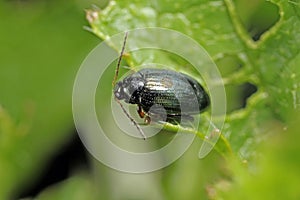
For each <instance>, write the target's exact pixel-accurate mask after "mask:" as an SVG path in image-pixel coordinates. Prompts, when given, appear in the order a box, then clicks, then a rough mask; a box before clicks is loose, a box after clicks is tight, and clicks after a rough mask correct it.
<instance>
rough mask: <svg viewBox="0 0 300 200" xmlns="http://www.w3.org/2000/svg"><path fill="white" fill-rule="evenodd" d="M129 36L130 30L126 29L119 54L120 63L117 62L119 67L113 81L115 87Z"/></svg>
mask: <svg viewBox="0 0 300 200" xmlns="http://www.w3.org/2000/svg"><path fill="white" fill-rule="evenodd" d="M127 37H128V32H127V31H126V32H125V36H124V42H123V46H122V50H121V52H120V56H119V59H118V64H117V68H116V72H115V77H114V80H113V82H112V86H113V87H115V85H116V81H117V78H118V75H119V69H120V64H121V61H122V57H123V54H124V50H125V45H126V41H127Z"/></svg>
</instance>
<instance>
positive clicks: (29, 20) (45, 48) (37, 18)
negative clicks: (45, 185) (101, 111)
mask: <svg viewBox="0 0 300 200" xmlns="http://www.w3.org/2000/svg"><path fill="white" fill-rule="evenodd" d="M84 24H86V22H85V19H84V12H83V8H82V7H79V6H78V4H76V3H74V2H72V1H64V2H59V3H57V1H54V2H52V1H48V2H47V1H0V27H1V28H0V57H1V59H0V177H1V178H0V199H3V200H7V199H14V198H16V197H15V196H18V195H19V192H20V191H24V190H25V189H26V188H30V186H31V185H32V184H33V183H34V181H35V180H37V179H38V177H39V175H40V174H41V173H42V172H43V169H44V167H46V166H47V161H48V160H49V158H51V155H53V154H54V153H55V152H57V151H59V150H60V149H61V147H62V145H63V144H65V143H66V142H68V140H69V139H70V136H72V135H71V134H72V133H73V129H74V128H73V121H72V114H71V94H72V85H73V80H74V77H75V74H76V71H77V69H78V68H79V66H80V63H81V61H82V60H83V59H84V57H85V56H86V54H87V53H88V52H89V51H90V50H91V49H92V48H93V47H94V45H96V44H97V42H98V41H99V40H97V39H96V38H94V37H92V36H91V35H90V34H88V32H86V31H84V30H83V28H82V27H83V25H84Z"/></svg>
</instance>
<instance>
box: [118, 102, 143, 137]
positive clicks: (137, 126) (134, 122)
mask: <svg viewBox="0 0 300 200" xmlns="http://www.w3.org/2000/svg"><path fill="white" fill-rule="evenodd" d="M115 100H116V101H117V103H118V104H119V105H120V106H121V108H122V110H123V112H124V113H125V114H126V116H127V117H128V118H129V119H130V121H131V122H132V123H133V125H134V126H135V127H136V128H137V130H138V131H139V132H140V134H141V135H142V137H143V139H144V140H146V135H145V133H144V132H143V130H142V129H141V127H140V126H139V125H138V123H136V121H135V120H134V119H133V118H132V117H131V116H130V115H129V113H128V112H127V111H126V109H125V108H124V106H123V105H122V104H121V102H120V101H119V100H118V99H117V98H115Z"/></svg>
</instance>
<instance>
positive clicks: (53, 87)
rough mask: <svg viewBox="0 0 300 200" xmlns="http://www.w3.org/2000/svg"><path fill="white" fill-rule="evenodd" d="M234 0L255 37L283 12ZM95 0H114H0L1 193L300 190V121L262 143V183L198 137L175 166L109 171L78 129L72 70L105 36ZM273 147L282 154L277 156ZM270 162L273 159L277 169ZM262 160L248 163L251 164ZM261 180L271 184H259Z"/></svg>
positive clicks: (231, 65) (153, 194) (240, 98)
mask: <svg viewBox="0 0 300 200" xmlns="http://www.w3.org/2000/svg"><path fill="white" fill-rule="evenodd" d="M294 2H295V5H299V2H298V1H294ZM234 3H235V6H236V10H237V15H238V16H239V19H240V20H241V22H242V23H243V25H244V28H245V30H246V31H247V33H248V34H249V36H250V37H251V38H253V40H254V41H256V40H259V39H260V36H261V34H263V33H264V32H265V31H267V30H268V29H269V28H270V27H272V26H273V25H274V24H275V23H276V22H277V21H278V20H279V14H278V12H279V9H278V7H277V6H275V5H274V4H271V3H270V2H267V1H263V0H255V1H246V0H236V1H235V2H234ZM92 4H95V5H97V6H98V7H99V8H105V6H106V5H107V4H108V2H107V1H101V0H100V1H91V0H89V1H85V0H76V1H71V0H63V1H58V0H53V1H46V0H40V1H37V0H5V1H4V0H2V1H0V199H3V200H10V199H20V198H28V199H31V198H37V199H218V198H220V199H222V198H221V197H225V199H227V198H228V199H238V198H237V197H235V194H234V193H233V192H232V191H234V192H236V190H238V191H240V192H241V193H243V192H244V193H247V192H249V193H251V194H254V195H252V197H253V198H254V197H255V198H256V197H257V198H258V199H259V197H261V199H284V198H285V197H286V196H284V195H285V194H291V196H289V198H285V199H297V198H298V199H299V198H300V196H297V195H298V194H297V193H294V189H295V187H296V186H297V184H298V185H299V182H297V180H295V176H297V175H298V177H299V174H295V176H294V175H293V174H288V172H289V169H291V170H292V171H291V172H295V171H297V169H298V168H297V166H298V167H299V163H300V161H299V159H298V158H299V155H298V154H299V151H298V150H299V147H298V145H297V144H296V143H297V142H296V141H299V134H296V132H297V131H296V128H297V126H296V125H291V127H294V128H289V129H288V131H287V132H285V136H284V137H283V136H282V135H281V133H280V131H278V132H279V134H278V135H279V136H276V137H275V140H274V141H272V142H270V144H271V145H269V144H268V146H267V147H265V146H263V147H259V148H260V152H264V153H262V155H263V156H262V157H263V158H266V159H265V160H266V161H268V162H266V161H265V160H264V159H261V160H263V161H262V164H261V166H262V170H265V171H267V172H269V174H267V176H260V177H261V178H260V179H257V181H258V184H257V182H256V181H255V180H253V177H251V176H252V175H249V174H251V173H250V172H249V171H248V168H247V169H244V168H243V167H241V166H240V164H236V161H235V160H234V161H230V159H228V160H229V161H228V160H227V159H224V158H222V157H221V156H220V155H219V154H217V153H216V152H212V153H211V154H209V156H208V157H206V158H205V159H203V160H198V159H196V156H195V155H197V152H198V148H199V146H200V143H201V141H195V142H194V144H193V145H192V147H191V148H190V149H189V150H188V151H187V152H186V154H185V155H184V156H183V157H182V158H180V159H179V160H178V161H176V163H174V164H172V165H171V166H168V167H166V168H165V169H162V170H160V171H157V172H153V173H148V174H143V175H132V174H125V173H121V172H117V171H114V170H111V169H109V168H107V167H105V166H103V165H102V164H100V163H98V162H97V161H95V160H94V159H93V158H92V157H91V156H89V154H88V153H87V152H86V151H85V149H84V147H83V146H82V144H81V142H80V140H79V139H78V136H77V134H76V131H75V127H74V124H73V119H72V108H71V103H72V87H73V82H74V79H75V76H76V72H77V70H78V69H79V67H80V64H81V62H82V61H83V59H84V58H85V56H86V55H87V54H88V53H89V52H90V51H91V50H92V49H93V48H94V47H95V46H96V45H97V44H98V43H99V42H101V39H99V38H97V37H96V36H95V35H93V34H91V33H90V32H88V31H86V30H85V29H84V28H83V27H84V26H88V22H87V21H86V19H85V12H84V10H85V9H86V8H90V7H91V5H92ZM199 4H201V2H199ZM129 5H130V3H129V1H128V7H130V6H129ZM298 8H299V6H298V7H297V6H296V9H298ZM136 12H138V11H136ZM299 13H300V12H298V14H299ZM298 17H299V16H298ZM298 57H299V56H298ZM298 60H299V59H298ZM217 65H218V66H222V67H221V68H220V71H221V72H222V75H224V76H226V75H228V74H231V73H233V72H234V71H235V70H237V69H238V68H239V67H240V66H239V61H238V59H237V58H236V57H235V56H232V57H231V56H227V57H226V59H221V60H218V61H217ZM297 76H298V75H297ZM256 90H257V88H256V87H255V86H254V85H252V84H249V83H247V84H243V85H230V86H227V87H226V92H227V96H228V110H229V111H234V110H236V109H239V108H243V107H244V106H245V104H246V99H247V97H249V96H250V95H251V94H252V93H253V92H255V91H256ZM290 112H291V113H292V111H290ZM294 118H295V120H296V119H297V117H294ZM298 121H299V120H298ZM249 123H251V119H249ZM291 123H292V122H291ZM272 127H275V128H274V129H272V130H273V131H274V132H277V131H276V130H277V129H276V127H280V128H278V129H281V128H282V127H288V125H287V124H281V123H280V122H276V123H274V124H272ZM272 130H271V131H272ZM278 138H279V139H278ZM282 138H284V139H282ZM291 138H294V139H291ZM269 149H274V151H275V152H277V153H281V155H279V156H280V158H281V159H278V158H277V157H276V156H274V154H272V151H270V150H269ZM295 157H296V158H297V159H296V160H294V158H295ZM292 161H293V162H292ZM270 163H273V164H274V165H276V166H277V168H275V169H274V170H276V171H275V172H274V173H272V172H271V171H270V170H273V167H274V166H273V165H270ZM256 167H257V166H254V167H253V168H251V166H250V167H249V168H250V171H256V170H257V169H256ZM232 169H233V170H232ZM234 170H236V171H237V173H236V174H234V173H233V172H232V171H234ZM285 173H287V174H286V175H284V174H285ZM298 173H299V172H298ZM239 178H240V179H241V180H238V183H240V185H239V184H238V185H233V186H232V183H231V181H235V180H236V179H239ZM276 181H277V182H276ZM272 182H273V183H276V187H273V186H274V185H272V184H271V183H272ZM260 184H261V185H260ZM269 184H270V185H269ZM278 184H279V185H280V186H278ZM290 185H291V186H290ZM248 186H252V187H248ZM260 186H261V187H260ZM266 186H267V187H266ZM284 187H285V188H289V189H287V190H286V189H284ZM232 188H233V189H232ZM257 188H263V189H265V190H264V191H263V192H260V193H259V191H258V189H257ZM234 189H236V190H234ZM263 189H262V190H263ZM266 189H269V190H274V189H278V191H280V189H281V190H283V191H282V192H281V194H282V195H283V196H282V198H278V196H272V195H269V193H268V192H267V193H266V194H265V193H264V192H266ZM289 190H290V191H289ZM219 191H220V192H219ZM219 195H220V196H219ZM236 195H237V196H238V197H242V196H243V194H236ZM256 195H257V196H256ZM264 195H265V196H264ZM250 196H251V195H250ZM273 197H274V198H273ZM253 198H249V199H253Z"/></svg>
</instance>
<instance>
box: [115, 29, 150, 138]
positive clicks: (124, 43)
mask: <svg viewBox="0 0 300 200" xmlns="http://www.w3.org/2000/svg"><path fill="white" fill-rule="evenodd" d="M127 37H128V32H127V31H126V32H125V36H124V42H123V46H122V50H121V52H120V56H119V59H118V63H117V68H116V72H115V77H114V79H113V82H112V86H113V87H115V85H116V82H117V78H118V75H119V69H120V65H121V61H122V57H123V54H124V51H125V45H126V41H127ZM115 100H116V102H117V103H118V104H119V105H120V106H121V108H122V110H123V112H124V113H125V114H126V116H127V117H128V118H129V119H130V121H131V122H132V123H133V125H134V126H135V127H136V128H137V130H138V131H139V133H140V134H141V135H142V137H143V139H144V140H146V135H145V133H144V132H143V130H142V129H141V127H140V126H139V125H138V124H137V122H136V121H135V120H134V119H133V118H132V117H131V116H130V115H129V113H128V112H127V111H126V109H125V108H124V106H123V105H122V104H121V102H120V101H119V99H117V98H116V97H115Z"/></svg>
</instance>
